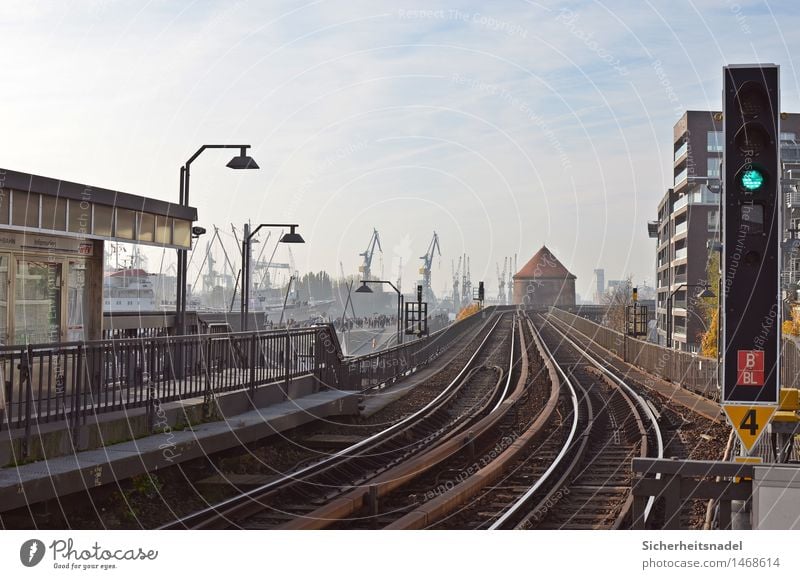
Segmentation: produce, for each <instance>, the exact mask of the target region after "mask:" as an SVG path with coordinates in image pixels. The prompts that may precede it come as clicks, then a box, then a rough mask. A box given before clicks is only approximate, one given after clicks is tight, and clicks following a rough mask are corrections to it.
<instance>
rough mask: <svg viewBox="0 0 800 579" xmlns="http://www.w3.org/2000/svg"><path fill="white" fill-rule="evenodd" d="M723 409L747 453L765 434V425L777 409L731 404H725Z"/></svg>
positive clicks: (775, 407) (774, 407)
mask: <svg viewBox="0 0 800 579" xmlns="http://www.w3.org/2000/svg"><path fill="white" fill-rule="evenodd" d="M723 408H724V409H725V414H726V415H727V416H728V420H729V421H730V423H731V426H733V428H734V429H736V434H738V435H739V440H741V441H742V446H744V448H745V449H747V450H748V451H750V450H751V449H752V448H753V447H754V446H755V444H756V442H758V439H759V438H761V435H762V434H764V432H766V426H767V424H769V421H770V420H771V419H772V415H773V414H774V413H775V411H776V410H777V409H778V407H777V406H738V405H733V404H726V405H725V406H723Z"/></svg>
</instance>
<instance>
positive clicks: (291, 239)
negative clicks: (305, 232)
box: [281, 231, 306, 243]
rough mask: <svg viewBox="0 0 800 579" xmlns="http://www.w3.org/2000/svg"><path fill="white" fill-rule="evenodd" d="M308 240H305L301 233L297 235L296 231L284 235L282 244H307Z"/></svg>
mask: <svg viewBox="0 0 800 579" xmlns="http://www.w3.org/2000/svg"><path fill="white" fill-rule="evenodd" d="M305 242H306V240H305V239H303V236H302V235H300V234H299V233H295V232H294V231H290V232H289V233H284V234H283V237H281V243H305Z"/></svg>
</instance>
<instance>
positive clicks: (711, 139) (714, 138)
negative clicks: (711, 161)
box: [707, 131, 724, 153]
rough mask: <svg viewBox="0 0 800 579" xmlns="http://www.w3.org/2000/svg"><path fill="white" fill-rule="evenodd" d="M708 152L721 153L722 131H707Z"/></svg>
mask: <svg viewBox="0 0 800 579" xmlns="http://www.w3.org/2000/svg"><path fill="white" fill-rule="evenodd" d="M707 139H708V140H707V144H708V152H709V153H721V152H722V145H723V142H724V141H723V140H722V131H708V137H707Z"/></svg>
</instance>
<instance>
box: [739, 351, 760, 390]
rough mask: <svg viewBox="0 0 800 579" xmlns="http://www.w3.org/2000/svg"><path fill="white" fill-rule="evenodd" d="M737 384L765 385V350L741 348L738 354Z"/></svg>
mask: <svg viewBox="0 0 800 579" xmlns="http://www.w3.org/2000/svg"><path fill="white" fill-rule="evenodd" d="M736 385H737V386H763V385H764V351H763V350H739V351H738V352H737V355H736Z"/></svg>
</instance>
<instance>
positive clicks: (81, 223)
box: [69, 199, 92, 235]
mask: <svg viewBox="0 0 800 579" xmlns="http://www.w3.org/2000/svg"><path fill="white" fill-rule="evenodd" d="M69 231H70V232H72V233H80V234H83V235H89V234H90V233H91V232H92V204H91V203H89V202H88V201H78V200H77V199H70V200H69Z"/></svg>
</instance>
